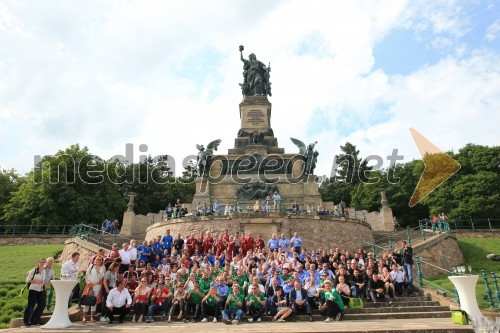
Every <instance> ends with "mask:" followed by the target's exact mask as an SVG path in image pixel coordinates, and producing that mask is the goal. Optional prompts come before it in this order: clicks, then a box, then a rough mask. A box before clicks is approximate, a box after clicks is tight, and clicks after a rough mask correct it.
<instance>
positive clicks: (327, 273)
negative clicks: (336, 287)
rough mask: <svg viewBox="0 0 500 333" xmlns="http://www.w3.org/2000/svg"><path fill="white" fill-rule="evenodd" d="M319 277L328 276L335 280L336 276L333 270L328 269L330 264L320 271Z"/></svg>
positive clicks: (324, 265)
mask: <svg viewBox="0 0 500 333" xmlns="http://www.w3.org/2000/svg"><path fill="white" fill-rule="evenodd" d="M319 275H320V276H321V275H328V276H329V277H330V278H332V279H333V278H334V276H335V275H334V274H333V272H332V271H331V270H329V269H328V264H323V269H322V270H320V271H319Z"/></svg>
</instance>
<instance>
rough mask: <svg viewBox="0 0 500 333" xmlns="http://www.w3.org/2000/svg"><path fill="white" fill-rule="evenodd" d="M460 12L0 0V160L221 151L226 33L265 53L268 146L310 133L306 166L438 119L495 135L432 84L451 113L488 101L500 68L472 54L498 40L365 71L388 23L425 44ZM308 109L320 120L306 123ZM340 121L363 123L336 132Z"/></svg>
mask: <svg viewBox="0 0 500 333" xmlns="http://www.w3.org/2000/svg"><path fill="white" fill-rule="evenodd" d="M469 25H470V22H469V20H468V19H467V17H466V14H465V11H464V9H463V7H461V6H459V5H457V3H456V2H455V1H446V2H439V3H435V2H434V1H426V2H413V1H398V0H395V1H371V2H366V1H346V2H332V1H318V2H308V3H304V2H302V1H281V2H278V1H273V2H269V1H253V2H234V1H224V2H218V3H217V5H215V4H213V3H210V2H205V1H199V2H164V1H149V2H146V3H145V2H142V1H129V2H121V1H108V2H104V3H103V2H101V1H99V2H97V1H87V2H85V3H75V2H70V1H66V2H63V3H57V5H50V4H47V3H32V2H19V1H12V2H4V3H2V4H0V44H1V45H2V49H1V50H0V77H2V80H0V122H1V123H2V126H1V127H0V151H2V154H0V165H2V167H4V166H5V167H15V168H17V169H19V170H22V171H27V170H29V169H30V168H31V166H32V159H33V155H36V154H40V155H44V154H52V153H54V152H56V151H57V150H58V149H63V148H65V147H68V146H69V145H70V144H73V143H80V144H81V145H87V146H88V147H89V148H90V151H91V152H93V153H95V154H97V155H99V156H101V157H103V158H109V157H111V156H113V155H115V154H124V153H125V144H126V143H133V144H134V145H135V153H136V158H137V156H138V154H139V152H138V145H139V144H142V143H145V144H148V146H149V150H148V152H149V153H151V154H152V155H153V156H154V155H159V154H170V155H173V156H174V157H175V158H176V159H177V161H178V162H179V163H180V160H181V159H182V158H183V157H184V156H186V155H188V154H194V153H195V152H196V148H195V144H196V143H203V144H206V143H208V142H209V141H210V140H213V139H216V138H220V139H222V140H223V142H222V145H221V147H220V150H219V152H222V153H224V152H226V151H227V149H228V148H232V146H233V144H234V142H233V140H234V138H235V136H236V133H237V131H238V129H239V124H240V123H239V121H240V120H239V114H238V103H239V102H240V101H241V93H240V90H239V86H238V82H241V81H242V77H241V72H242V63H241V62H240V60H239V54H238V45H240V44H244V45H245V52H244V54H245V56H246V57H247V56H248V54H249V53H250V52H254V53H256V54H257V57H258V58H259V60H261V61H263V62H265V63H267V62H271V67H272V72H271V81H272V83H273V86H272V87H273V97H271V98H270V100H271V102H272V103H273V110H272V119H271V123H272V126H273V129H274V133H275V135H276V136H277V137H278V140H279V144H280V146H282V147H284V148H285V149H286V150H287V152H295V151H297V148H296V147H295V146H294V145H293V144H292V143H291V142H290V141H289V137H290V136H294V137H297V138H299V139H302V140H303V141H308V142H312V141H316V140H318V141H319V143H318V146H317V147H318V150H319V151H320V164H319V166H318V172H320V173H329V167H330V166H329V164H330V163H331V161H332V158H333V154H335V153H338V152H339V151H338V146H339V145H340V144H343V143H344V142H345V141H346V140H351V141H352V142H353V143H355V144H357V145H358V146H359V148H362V152H366V155H368V154H374V153H379V152H380V153H381V154H385V155H388V154H390V152H391V151H392V148H397V147H396V145H401V147H402V148H401V149H403V148H404V149H405V152H404V153H405V154H407V155H408V154H409V153H407V152H409V151H410V152H411V151H415V152H416V149H415V148H414V147H413V143H412V142H411V137H410V135H409V134H408V133H407V130H408V127H410V126H413V127H415V128H416V129H417V130H419V129H420V130H421V131H422V133H423V134H424V135H425V134H428V133H427V132H426V131H425V130H424V129H422V128H423V127H425V128H428V129H429V132H431V133H432V134H433V135H434V133H435V132H436V131H437V132H438V133H440V136H438V137H437V140H441V139H443V137H442V133H441V132H446V133H447V136H446V138H451V137H453V138H455V136H457V138H456V141H455V142H456V143H455V142H454V141H449V140H446V139H445V140H444V141H443V142H446V143H450V144H451V143H452V144H451V145H450V146H451V147H452V148H456V147H459V146H460V145H461V144H462V142H463V141H464V139H463V138H465V137H467V136H466V135H465V134H464V133H466V134H470V137H469V138H470V140H467V142H468V141H474V142H485V143H487V142H494V141H487V140H488V139H491V136H492V135H493V134H488V133H484V132H483V131H480V132H478V131H473V132H467V131H464V127H465V126H470V122H469V121H467V120H464V119H463V118H460V119H458V120H457V119H455V120H453V121H451V120H447V118H448V117H449V109H447V108H446V99H447V98H452V99H453V101H448V103H450V102H451V104H452V105H453V106H454V108H455V109H457V110H458V111H457V112H458V113H457V114H461V115H464V113H465V109H464V108H465V106H467V108H468V109H467V110H469V109H470V110H475V112H478V113H479V114H480V115H484V113H485V112H489V111H487V110H490V108H492V107H493V106H495V105H496V106H498V94H495V92H494V91H491V88H490V87H494V84H495V83H497V82H496V80H497V77H498V75H497V74H495V72H493V73H490V75H489V76H488V75H486V74H487V70H486V69H484V68H482V67H481V66H482V65H481V64H482V63H483V62H487V63H490V65H491V66H494V64H493V63H492V59H493V58H495V57H496V54H489V53H487V52H484V53H480V54H477V55H475V56H474V57H473V58H471V59H468V60H467V59H466V60H464V62H461V61H459V60H457V59H455V58H453V57H451V56H450V58H448V59H445V60H442V61H441V62H440V63H439V64H438V65H436V66H430V67H427V68H424V69H421V70H420V71H417V72H416V73H412V74H410V75H408V76H407V77H390V76H388V75H387V74H386V73H384V72H383V71H382V70H380V69H379V70H375V71H374V70H373V66H374V58H373V53H372V52H373V48H374V46H375V45H376V44H377V42H379V41H381V40H382V39H383V38H384V36H386V35H387V34H388V33H390V31H391V30H393V29H395V28H401V27H403V28H410V29H413V30H415V31H417V32H418V33H421V38H424V35H425V34H424V33H423V31H431V32H432V34H433V36H432V38H431V39H429V44H430V43H432V42H433V41H434V43H437V44H441V45H444V44H445V45H449V44H450V43H451V44H453V45H454V46H455V47H457V48H458V46H457V45H459V43H455V41H454V38H455V37H457V36H463V35H464V34H466V33H467V31H468V29H469ZM440 34H446V36H445V37H443V36H441V35H440ZM450 41H451V42H450ZM451 44H450V45H451ZM457 50H458V49H457ZM457 52H458V51H457ZM472 73H474V75H472ZM486 77H488V80H489V81H488V82H487V81H486ZM483 79H484V80H483ZM440 80H442V82H443V83H442V84H441V85H438V84H437V83H438V82H440ZM459 82H462V83H461V84H459ZM486 85H490V86H489V87H484V86H486ZM431 87H432V89H431ZM497 87H498V84H497ZM455 95H457V97H455ZM450 96H451V97H450ZM478 96H482V97H481V98H480V100H481V101H482V102H481V103H479V102H477V98H478ZM458 101H461V102H460V103H458ZM380 105H385V106H386V107H385V108H384V107H381V106H380ZM318 110H320V111H318ZM417 111H418V112H417ZM318 113H319V114H320V116H321V117H322V118H321V119H322V121H324V124H326V125H327V126H326V128H330V130H328V129H326V130H323V131H321V132H320V131H314V130H313V131H308V126H312V127H313V129H314V124H313V123H311V122H312V121H313V120H314V119H316V118H315V116H316V115H317V114H318ZM346 114H348V115H349V117H346ZM422 117H425V118H426V119H427V118H428V119H429V120H432V121H430V122H427V120H426V119H422ZM492 117H494V115H492ZM311 119H312V120H311ZM341 121H345V122H347V125H352V127H353V128H358V129H359V128H362V130H358V131H356V132H354V133H352V134H351V135H350V136H348V137H347V138H346V137H343V136H342V135H340V134H339V133H338V130H339V128H338V126H339V123H340V122H341ZM374 121H375V122H376V123H377V125H371V124H373V123H374ZM449 122H450V123H452V124H453V126H455V128H457V129H460V131H455V129H454V128H453V127H450V126H448V123H449ZM424 124H425V125H424ZM490 125H491V123H489V124H486V125H485V126H490ZM10 129H16V130H19V133H13V132H12V130H10ZM456 133H458V134H456ZM433 135H429V139H430V140H431V141H432V139H433V138H435V137H434V136H433ZM488 135H489V136H488ZM436 144H437V145H438V146H439V142H436ZM443 148H444V149H446V147H443ZM7 151H8V153H5V152H7ZM414 156H416V153H415V155H414ZM178 168H179V166H178Z"/></svg>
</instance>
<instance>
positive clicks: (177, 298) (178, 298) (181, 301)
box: [167, 283, 188, 323]
mask: <svg viewBox="0 0 500 333" xmlns="http://www.w3.org/2000/svg"><path fill="white" fill-rule="evenodd" d="M187 294H188V293H187V290H186V289H184V286H183V285H182V283H179V284H178V285H177V288H176V289H175V291H174V297H173V301H172V307H171V308H170V313H169V315H168V320H167V323H171V322H172V316H173V314H174V312H175V311H177V309H179V315H178V316H177V320H181V319H182V318H183V314H184V306H185V302H186V297H187Z"/></svg>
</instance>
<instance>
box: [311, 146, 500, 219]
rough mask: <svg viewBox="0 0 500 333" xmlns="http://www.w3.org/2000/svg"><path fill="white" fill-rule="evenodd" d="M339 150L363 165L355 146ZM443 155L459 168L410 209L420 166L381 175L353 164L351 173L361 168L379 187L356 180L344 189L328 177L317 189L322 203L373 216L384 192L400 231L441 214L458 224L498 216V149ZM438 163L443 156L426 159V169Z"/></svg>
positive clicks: (468, 148) (481, 148) (417, 162)
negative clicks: (347, 151)
mask: <svg viewBox="0 0 500 333" xmlns="http://www.w3.org/2000/svg"><path fill="white" fill-rule="evenodd" d="M346 147H348V148H347V149H345V148H346ZM341 149H342V150H343V152H344V153H345V152H346V150H349V151H350V152H351V153H353V152H354V153H355V156H356V160H357V161H361V159H360V158H359V157H358V156H359V151H358V150H356V147H355V146H354V145H352V144H350V143H346V144H345V145H344V146H341ZM447 154H448V155H449V156H450V157H452V158H453V159H455V160H456V161H457V162H458V163H459V164H460V165H461V169H460V170H459V171H458V172H457V173H456V174H455V175H453V176H452V177H450V178H449V179H448V180H446V181H445V182H444V183H443V184H441V185H440V186H438V187H437V188H436V189H435V190H434V191H432V192H430V194H429V195H428V196H427V197H425V198H424V199H423V200H422V201H420V203H418V204H417V205H415V206H414V207H413V208H410V207H409V205H408V203H409V200H410V198H411V197H412V195H413V192H414V191H415V189H416V187H417V183H418V181H419V179H420V176H421V175H422V173H423V171H424V163H423V161H422V160H413V161H409V162H406V163H399V164H396V165H394V166H393V167H391V168H388V169H382V170H367V169H366V165H363V164H362V163H358V164H354V167H355V168H356V167H357V168H360V169H363V168H365V171H366V173H365V174H366V177H367V178H369V179H377V180H378V181H376V182H372V181H365V180H363V179H358V182H357V183H356V182H354V181H353V182H351V183H348V182H345V181H343V179H335V178H333V177H332V178H330V179H329V180H327V181H325V182H323V183H322V184H321V187H320V193H321V195H322V199H323V201H334V200H335V201H336V202H337V203H338V201H339V200H340V199H344V201H346V203H347V204H348V205H349V206H351V207H355V208H356V209H366V210H368V211H376V210H379V209H380V207H381V203H380V200H381V198H380V189H381V188H385V189H386V193H387V198H388V200H389V206H390V207H391V208H392V211H393V214H394V215H395V216H397V217H398V220H399V222H400V223H402V224H403V225H409V224H413V225H415V224H416V223H417V221H418V220H420V219H423V218H431V217H432V215H434V214H439V213H446V214H447V215H448V217H449V218H450V219H457V220H458V219H469V218H487V217H490V218H496V217H498V216H500V205H499V204H498V203H499V202H500V194H499V188H500V173H499V171H500V170H499V169H500V147H497V146H494V147H488V146H481V145H475V144H467V145H466V146H465V147H463V148H461V149H460V150H459V151H458V153H453V152H448V153H447ZM429 160H430V161H429ZM441 160H445V159H443V156H441V155H439V156H438V155H436V156H428V160H426V163H430V162H432V163H440V161H441ZM340 170H342V169H340ZM441 171H442V170H441ZM441 171H440V170H439V168H438V169H437V170H436V172H435V173H436V174H435V175H433V176H436V177H437V176H441V175H440V172H441ZM350 173H352V171H350V170H347V171H345V170H342V171H339V172H338V174H339V175H342V176H343V177H344V178H345V176H346V175H347V176H348V177H347V178H349V174H350ZM355 178H356V177H354V179H355ZM433 185H436V184H433V183H432V182H430V183H429V186H431V187H432V186H433Z"/></svg>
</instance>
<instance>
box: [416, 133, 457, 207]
mask: <svg viewBox="0 0 500 333" xmlns="http://www.w3.org/2000/svg"><path fill="white" fill-rule="evenodd" d="M410 133H411V135H412V136H413V140H414V141H415V144H416V145H417V148H418V151H419V152H420V155H422V159H423V160H424V166H425V169H424V172H423V173H422V175H421V176H420V179H419V181H418V184H417V187H416V188H415V191H414V192H413V195H412V197H411V199H410V202H409V203H408V205H409V206H410V207H413V206H415V205H416V204H417V203H419V202H420V201H421V200H422V199H423V198H425V197H426V196H427V195H428V194H429V193H431V192H432V191H434V190H435V189H436V188H437V187H438V186H439V185H441V184H442V183H444V182H445V181H446V180H447V179H448V178H450V177H451V176H453V175H454V174H455V173H456V172H457V171H458V170H460V164H459V163H458V162H457V161H455V160H454V159H453V158H451V157H450V156H448V155H447V154H446V153H444V152H443V151H441V149H439V148H438V147H436V146H435V145H434V144H433V143H432V142H430V141H429V140H427V138H425V137H424V136H423V135H422V134H420V133H419V132H417V131H416V130H415V129H414V128H410Z"/></svg>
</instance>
